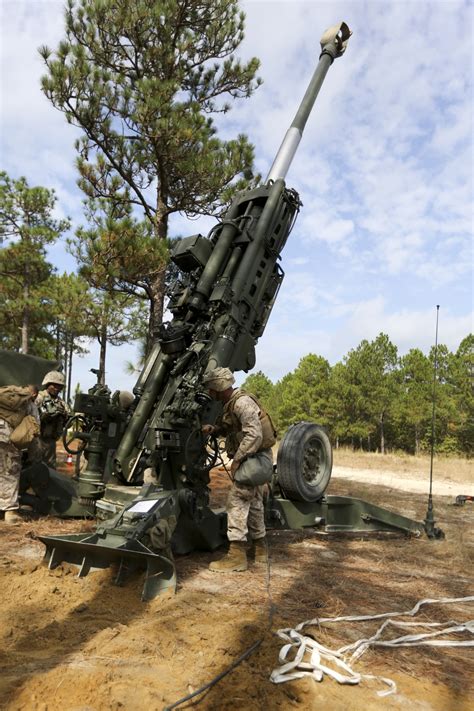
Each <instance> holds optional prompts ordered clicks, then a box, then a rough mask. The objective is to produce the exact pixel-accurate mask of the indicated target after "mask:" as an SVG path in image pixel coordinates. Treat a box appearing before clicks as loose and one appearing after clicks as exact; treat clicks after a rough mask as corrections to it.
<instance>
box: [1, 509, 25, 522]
mask: <svg viewBox="0 0 474 711" xmlns="http://www.w3.org/2000/svg"><path fill="white" fill-rule="evenodd" d="M5 523H9V524H11V525H16V524H17V523H23V519H22V517H21V516H20V514H18V513H17V511H16V510H15V509H11V510H10V511H5Z"/></svg>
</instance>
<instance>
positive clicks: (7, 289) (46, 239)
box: [0, 172, 69, 356]
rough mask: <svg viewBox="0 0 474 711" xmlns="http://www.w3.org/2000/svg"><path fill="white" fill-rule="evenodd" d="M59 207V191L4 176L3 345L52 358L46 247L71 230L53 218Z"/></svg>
mask: <svg viewBox="0 0 474 711" xmlns="http://www.w3.org/2000/svg"><path fill="white" fill-rule="evenodd" d="M55 203H56V197H55V195H54V190H48V189H47V188H42V187H34V188H30V187H29V185H28V183H27V181H26V178H19V179H18V180H13V179H11V178H10V177H9V176H8V175H7V174H6V173H5V172H2V173H0V241H1V242H3V241H5V242H6V243H7V246H6V247H5V248H3V249H2V251H1V252H0V276H1V280H0V295H1V297H2V299H1V301H2V307H1V309H0V324H1V326H2V329H1V332H2V339H1V343H2V345H3V346H4V347H6V348H12V349H18V348H19V349H21V351H22V352H23V353H28V352H30V351H31V352H33V354H36V355H44V356H49V355H50V344H51V336H50V334H48V331H47V328H46V327H47V325H48V324H49V322H50V320H51V316H52V315H51V313H50V311H49V310H48V309H49V300H48V296H47V293H46V292H45V284H46V282H47V281H48V279H49V278H50V277H51V275H52V274H53V272H54V270H53V266H52V265H51V264H50V263H49V262H48V261H47V259H46V246H47V245H49V244H52V243H53V242H55V241H56V240H57V239H59V237H60V236H61V235H62V234H63V232H65V231H66V230H67V229H68V228H69V221H68V220H56V219H54V218H53V217H52V213H53V210H54V206H55ZM20 331H21V338H19V337H18V336H19V335H20Z"/></svg>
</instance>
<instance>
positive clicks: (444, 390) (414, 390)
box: [243, 333, 474, 457]
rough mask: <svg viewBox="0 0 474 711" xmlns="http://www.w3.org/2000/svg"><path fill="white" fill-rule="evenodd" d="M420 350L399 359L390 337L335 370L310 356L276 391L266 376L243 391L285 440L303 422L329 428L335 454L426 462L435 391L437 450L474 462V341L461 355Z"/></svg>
mask: <svg viewBox="0 0 474 711" xmlns="http://www.w3.org/2000/svg"><path fill="white" fill-rule="evenodd" d="M434 358H435V352H434V348H432V349H431V351H430V353H429V354H428V355H425V354H424V353H422V352H421V350H419V349H417V348H413V349H411V350H410V351H409V352H408V353H407V354H406V355H405V356H402V357H399V355H398V351H397V347H396V346H395V345H394V344H393V343H392V342H391V341H390V339H389V337H388V336H387V335H385V334H383V333H381V334H379V336H377V338H376V339H375V340H374V341H370V342H369V341H366V340H364V341H362V342H361V343H360V345H359V346H358V347H357V348H355V349H353V350H351V351H349V353H348V354H347V355H346V356H345V357H344V358H343V360H342V361H341V362H339V363H336V364H335V365H334V366H331V365H330V364H329V362H328V361H327V360H326V359H325V358H323V357H321V356H318V355H314V354H312V353H310V354H309V355H307V356H305V357H304V358H302V359H301V361H300V362H299V364H298V367H297V368H296V369H295V370H294V371H292V372H291V373H288V374H287V375H285V376H284V377H283V378H282V379H281V380H279V381H278V382H276V383H272V381H271V380H270V379H269V378H268V377H267V376H266V375H265V374H264V373H262V372H261V371H260V372H258V373H255V374H253V375H250V376H249V377H248V378H247V379H246V381H245V383H244V384H243V387H244V388H245V389H247V390H249V391H250V392H252V393H254V394H255V395H256V396H257V397H258V398H259V399H260V400H261V402H262V404H263V405H264V407H265V408H266V409H268V411H269V412H270V413H271V415H272V418H273V420H274V422H275V425H276V427H277V429H278V431H279V433H280V435H281V434H283V432H284V431H285V430H286V428H287V427H288V426H289V425H291V424H293V423H295V422H299V421H301V420H306V421H311V422H317V423H318V424H321V425H323V426H325V427H326V428H327V429H328V431H329V433H330V435H331V438H332V441H333V444H334V446H336V447H338V446H340V445H348V446H351V447H353V448H358V449H364V450H367V451H378V452H381V453H385V452H387V451H395V450H401V451H404V452H408V453H412V454H420V453H422V452H426V451H429V450H430V448H431V431H432V425H431V423H432V412H433V389H434V392H435V403H436V408H435V411H436V417H435V449H436V452H437V453H439V454H458V455H462V456H468V457H471V456H473V454H474V391H473V384H474V335H473V334H470V335H468V336H466V338H464V339H463V340H462V341H461V343H460V345H459V347H458V349H457V350H456V352H455V353H452V352H451V351H450V350H449V349H448V348H447V347H446V346H444V345H439V346H438V350H437V368H436V387H435V388H433V385H434V384H435V380H434V372H435V368H434Z"/></svg>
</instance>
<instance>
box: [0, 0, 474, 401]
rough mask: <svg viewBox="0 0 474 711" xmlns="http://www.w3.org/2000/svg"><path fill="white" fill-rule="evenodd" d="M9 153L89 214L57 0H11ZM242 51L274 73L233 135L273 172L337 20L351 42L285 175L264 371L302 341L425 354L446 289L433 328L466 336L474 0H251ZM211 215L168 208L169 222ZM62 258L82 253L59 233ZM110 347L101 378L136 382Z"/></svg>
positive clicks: (63, 202) (469, 321) (184, 227)
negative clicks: (290, 217) (294, 201)
mask: <svg viewBox="0 0 474 711" xmlns="http://www.w3.org/2000/svg"><path fill="white" fill-rule="evenodd" d="M0 4H1V13H2V17H1V20H2V43H1V60H2V70H1V71H2V73H1V136H0V141H1V143H0V146H1V148H0V155H1V168H2V169H4V170H6V171H7V172H8V173H9V174H10V175H11V176H12V177H19V176H20V175H24V176H25V177H26V178H27V179H28V181H29V183H30V185H37V184H39V185H44V186H46V187H49V188H54V189H55V190H56V194H57V197H58V203H57V214H58V216H63V215H67V216H70V217H71V218H72V220H73V223H74V226H78V225H79V224H80V223H81V222H82V221H83V216H82V205H81V200H82V194H81V192H80V191H79V189H78V188H77V187H76V185H75V179H76V174H75V168H74V159H75V152H74V148H73V143H74V139H75V137H76V136H77V130H75V129H74V128H73V127H71V126H69V125H68V124H67V123H66V121H65V119H64V117H63V115H62V114H61V113H59V112H57V111H56V110H55V109H54V108H53V107H52V106H51V105H50V104H49V103H48V101H47V100H46V99H45V98H44V97H43V95H42V93H41V91H40V88H39V77H40V76H41V74H42V72H43V69H42V63H41V59H40V57H39V55H38V54H37V48H38V46H40V45H41V44H47V45H49V46H50V47H52V48H55V47H56V46H57V43H58V41H59V40H60V39H61V37H62V34H63V18H62V5H63V3H62V2H56V0H28V1H27V2H22V0H15V1H14V2H10V0H1V3H0ZM241 4H242V6H243V9H244V10H245V12H246V14H247V23H246V26H247V29H246V38H245V41H244V43H243V44H242V46H241V48H240V50H239V55H241V56H242V57H243V58H248V57H250V56H253V55H256V56H258V57H259V58H260V60H261V70H260V76H261V77H262V79H263V80H264V84H263V86H262V87H260V89H258V91H257V92H256V94H255V95H254V96H253V97H252V98H251V99H249V100H246V101H243V100H241V101H237V102H235V103H234V106H233V109H232V111H231V112H230V113H228V114H226V115H225V116H224V117H223V118H222V119H219V126H220V129H221V135H222V137H225V138H230V137H232V136H235V135H236V134H237V133H238V132H245V133H247V135H248V136H249V138H250V140H251V141H252V142H253V143H254V145H255V147H256V158H257V161H256V162H257V168H258V169H259V170H260V171H261V173H262V174H263V175H266V174H267V172H268V169H269V167H270V165H271V163H272V160H273V157H274V155H275V154H276V151H277V150H278V147H279V145H280V142H281V140H282V138H283V135H284V133H285V131H286V129H287V128H288V126H289V124H290V122H291V120H292V118H293V115H294V113H295V111H296V108H297V106H298V104H299V102H300V100H301V97H302V95H303V93H304V91H305V89H306V86H307V84H308V82H309V79H310V77H311V75H312V72H313V70H314V67H315V66H316V63H317V59H318V54H319V38H320V36H321V35H322V33H323V31H324V30H325V29H326V28H327V27H328V26H330V25H332V24H334V23H336V22H338V21H341V20H344V21H345V22H347V23H348V25H349V26H350V28H351V29H352V30H353V33H354V34H353V36H352V38H351V40H350V42H349V47H348V50H347V52H346V54H345V55H344V56H343V57H342V58H340V59H338V60H337V61H336V62H335V63H334V65H333V66H332V67H331V69H330V70H329V73H328V76H327V78H326V81H325V83H324V85H323V88H322V90H321V93H320V95H319V97H318V101H317V103H316V106H315V108H314V110H313V113H312V115H311V117H310V119H309V121H308V124H307V127H306V130H305V133H304V136H303V140H302V142H301V144H300V147H299V150H298V153H297V155H296V157H295V160H294V162H293V165H292V167H291V169H290V171H289V173H288V176H287V184H288V185H289V186H290V187H293V188H295V189H296V190H298V192H299V193H300V196H301V199H302V201H303V205H304V206H303V209H302V211H301V213H300V216H299V218H298V221H297V223H296V226H295V229H294V230H293V232H292V234H291V237H290V240H289V241H288V244H287V246H286V248H285V251H284V253H283V258H282V267H283V269H284V271H285V273H286V277H285V281H284V283H283V286H282V288H281V290H280V294H279V296H278V299H277V303H276V305H275V307H274V310H273V313H272V316H271V319H270V322H269V324H268V327H267V330H266V332H265V334H264V336H263V338H262V339H261V340H260V343H259V345H258V347H257V366H256V369H260V370H263V371H264V372H265V373H266V374H267V375H269V376H270V377H271V378H272V379H273V380H276V379H278V378H280V377H281V376H283V375H284V374H285V373H287V372H289V371H290V370H293V369H294V368H295V367H296V366H297V364H298V361H299V359H300V358H301V357H303V356H304V355H306V354H307V353H309V352H313V353H317V354H320V355H323V356H325V357H326V358H327V359H328V360H329V361H330V362H331V363H335V362H337V361H338V360H340V359H341V358H342V357H343V356H344V355H345V354H346V353H347V352H348V351H349V350H350V349H351V348H355V347H356V346H357V345H358V344H359V343H360V341H361V340H362V339H363V338H367V339H369V340H370V339H373V338H375V337H376V336H377V334H378V333H380V331H384V332H385V333H388V335H389V337H390V338H391V340H392V341H393V342H394V343H395V344H396V345H397V346H398V348H399V352H400V353H401V354H403V353H406V352H407V351H408V350H409V349H410V348H414V347H417V348H421V349H422V350H423V351H425V352H427V351H428V350H429V348H430V346H431V345H432V343H433V341H434V329H435V318H436V304H440V307H441V308H440V326H439V339H440V342H442V343H446V344H447V345H448V346H449V347H450V348H451V349H456V348H457V346H458V345H459V342H460V340H461V339H462V338H463V337H464V336H466V335H467V334H468V333H469V332H471V331H472V330H473V281H472V263H473V260H472V256H473V213H472V187H473V145H472V135H473V133H472V129H473V124H472V99H473V96H472V74H473V70H472V66H473V50H472V47H473V36H472V35H473V29H472V28H473V8H472V3H470V2H458V1H457V0H445V1H443V2H437V1H435V0H433V1H432V2H428V3H427V2H418V1H417V0H405V1H402V0H394V1H390V0H379V1H376V0H372V1H371V2H360V1H359V0H354V1H352V2H298V1H297V0H282V1H281V2H276V1H275V0H268V1H263V0H247V2H243V3H241ZM212 225H213V221H212V220H210V219H203V220H201V221H198V222H196V221H192V222H190V221H188V220H186V219H185V218H183V217H180V216H176V218H175V219H174V220H173V222H172V225H171V230H172V232H174V233H175V234H182V235H185V234H194V233H196V232H197V231H201V232H202V233H206V232H207V231H208V230H209V229H210V227H212ZM50 258H51V260H52V261H53V262H54V264H55V265H56V266H57V268H58V269H59V271H64V270H66V271H72V270H73V269H74V263H73V260H72V257H70V256H69V255H68V254H67V253H66V252H65V250H64V247H63V245H61V244H58V245H57V246H55V247H54V248H53V249H52V250H51V253H50ZM134 357H135V349H134V347H133V346H132V345H129V346H122V347H120V348H119V349H111V351H110V355H109V360H108V375H107V379H108V382H109V384H110V385H111V387H112V388H113V389H115V388H118V387H131V385H132V384H133V381H132V380H131V379H130V377H129V376H127V375H126V374H125V372H124V365H123V364H124V361H126V360H133V359H134ZM96 366H97V351H96V348H94V347H91V351H90V354H89V356H86V357H85V358H82V359H76V362H75V370H74V376H73V378H74V381H79V382H80V383H81V385H82V386H83V387H88V386H90V384H92V382H93V376H92V375H91V374H89V373H88V369H89V368H90V367H96Z"/></svg>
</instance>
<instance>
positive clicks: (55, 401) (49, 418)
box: [35, 390, 69, 469]
mask: <svg viewBox="0 0 474 711" xmlns="http://www.w3.org/2000/svg"><path fill="white" fill-rule="evenodd" d="M35 404H36V405H37V407H38V409H39V413H40V420H41V434H40V437H39V438H38V445H39V454H40V459H41V461H43V462H44V463H45V464H47V465H48V467H51V468H52V469H56V442H57V440H58V439H59V437H60V436H61V434H62V431H63V429H64V425H65V424H66V421H67V418H68V416H69V408H68V406H67V405H66V403H65V402H64V400H63V399H62V398H60V397H59V396H58V397H52V396H51V395H50V394H49V392H48V391H47V390H41V392H40V393H38V397H37V398H36V401H35Z"/></svg>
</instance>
